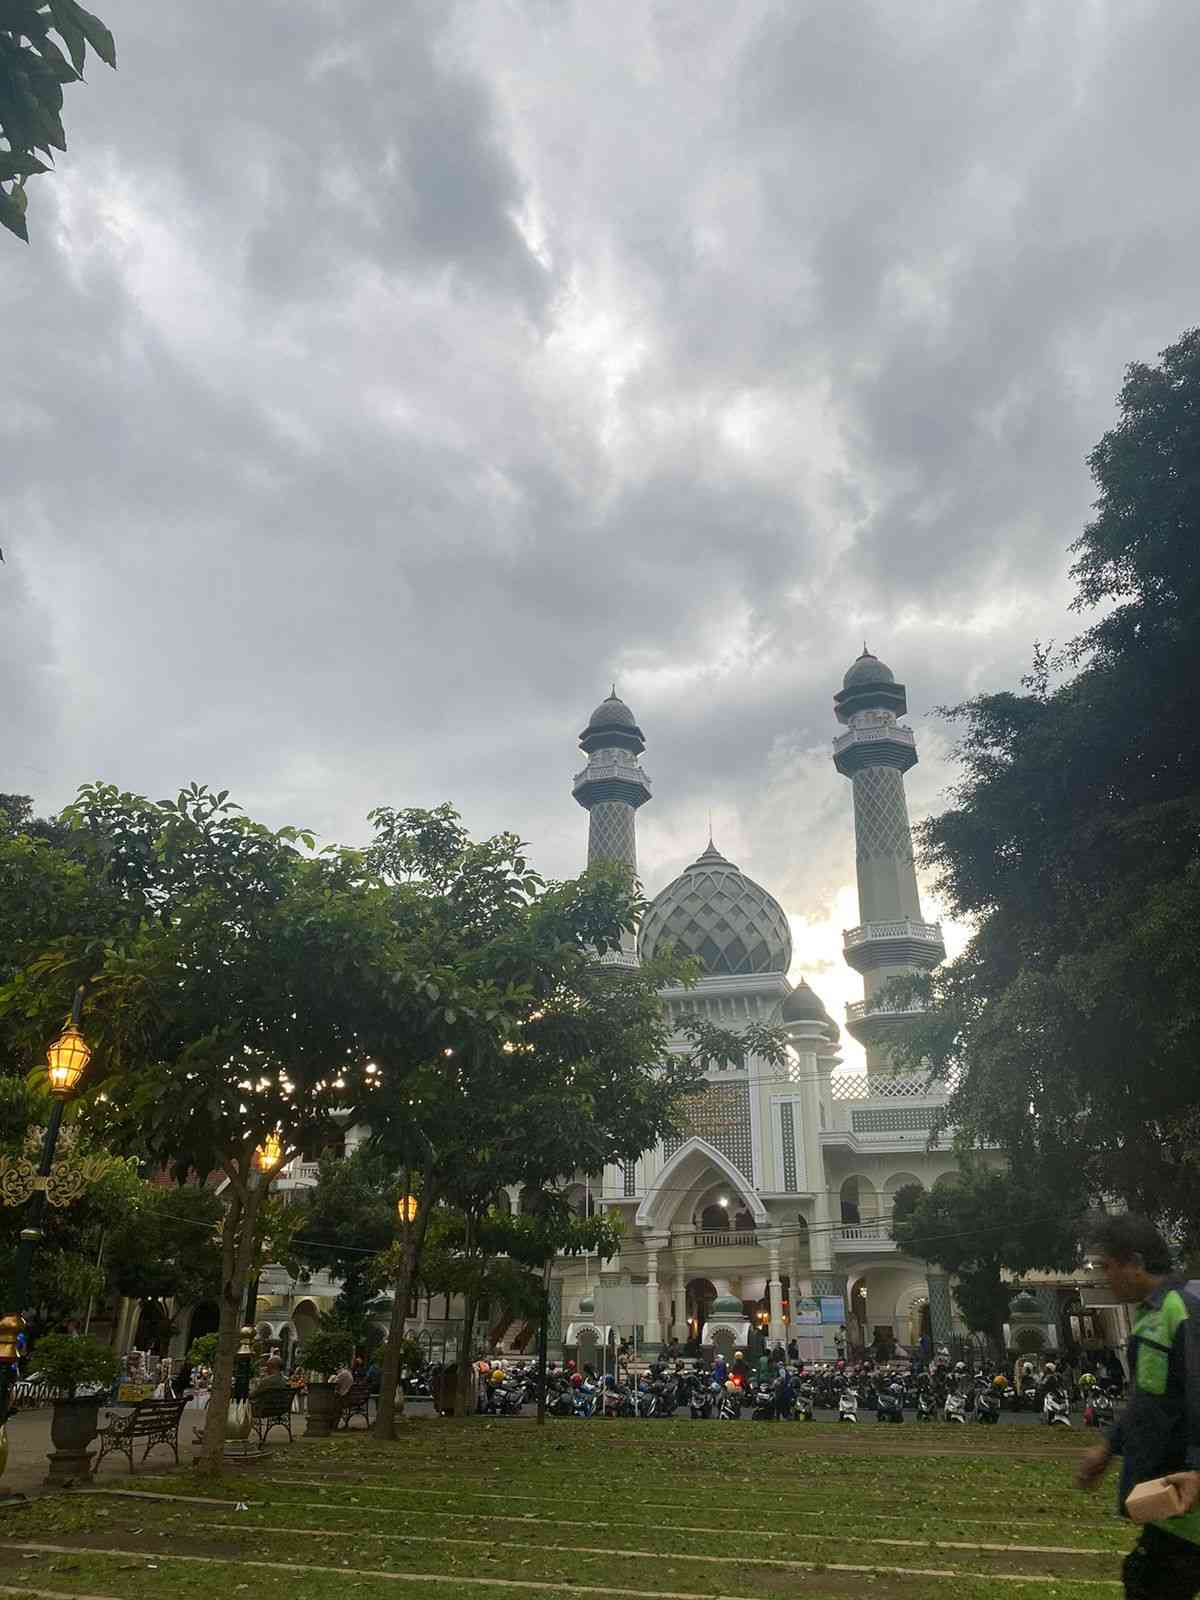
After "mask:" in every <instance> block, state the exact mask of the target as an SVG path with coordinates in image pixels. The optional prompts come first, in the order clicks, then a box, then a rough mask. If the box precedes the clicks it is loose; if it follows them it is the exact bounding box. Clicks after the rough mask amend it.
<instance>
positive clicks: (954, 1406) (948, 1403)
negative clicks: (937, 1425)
mask: <svg viewBox="0 0 1200 1600" xmlns="http://www.w3.org/2000/svg"><path fill="white" fill-rule="evenodd" d="M966 1420H967V1397H966V1395H964V1394H960V1393H959V1391H958V1389H957V1388H955V1387H951V1388H949V1389H947V1391H946V1400H945V1404H944V1405H943V1406H942V1421H943V1422H958V1423H965V1422H966Z"/></svg>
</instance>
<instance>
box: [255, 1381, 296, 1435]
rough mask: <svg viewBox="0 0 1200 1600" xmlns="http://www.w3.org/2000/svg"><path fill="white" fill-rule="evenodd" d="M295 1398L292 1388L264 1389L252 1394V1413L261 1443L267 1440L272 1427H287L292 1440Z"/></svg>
mask: <svg viewBox="0 0 1200 1600" xmlns="http://www.w3.org/2000/svg"><path fill="white" fill-rule="evenodd" d="M295 1398H296V1395H295V1391H294V1390H293V1389H291V1388H287V1389H263V1390H261V1391H260V1392H259V1393H258V1394H256V1395H252V1396H251V1399H250V1415H251V1417H252V1418H253V1420H254V1431H255V1433H256V1434H257V1435H258V1442H259V1444H264V1443H265V1442H266V1438H267V1435H268V1434H269V1433H270V1431H271V1429H272V1428H286V1429H287V1436H288V1440H289V1441H290V1440H291V1437H292V1403H293V1401H294V1400H295Z"/></svg>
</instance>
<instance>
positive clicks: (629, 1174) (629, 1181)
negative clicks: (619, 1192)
mask: <svg viewBox="0 0 1200 1600" xmlns="http://www.w3.org/2000/svg"><path fill="white" fill-rule="evenodd" d="M636 1193H637V1162H636V1161H627V1162H626V1163H625V1198H626V1199H627V1200H628V1199H629V1198H630V1197H631V1196H633V1195H635V1194H636Z"/></svg>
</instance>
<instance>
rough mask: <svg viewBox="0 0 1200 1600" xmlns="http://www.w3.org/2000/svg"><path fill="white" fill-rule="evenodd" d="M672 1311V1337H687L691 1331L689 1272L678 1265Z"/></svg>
mask: <svg viewBox="0 0 1200 1600" xmlns="http://www.w3.org/2000/svg"><path fill="white" fill-rule="evenodd" d="M671 1312H672V1314H671V1337H672V1339H681V1340H682V1339H686V1338H687V1337H688V1336H689V1335H690V1333H691V1329H690V1328H689V1327H688V1325H687V1273H686V1272H685V1271H684V1270H683V1268H682V1267H678V1266H677V1267H676V1268H675V1292H674V1296H673V1301H672V1307H671Z"/></svg>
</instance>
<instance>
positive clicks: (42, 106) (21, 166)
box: [0, 0, 117, 243]
mask: <svg viewBox="0 0 1200 1600" xmlns="http://www.w3.org/2000/svg"><path fill="white" fill-rule="evenodd" d="M53 35H57V42H56V39H55V38H54V37H53ZM89 45H90V46H91V47H92V49H93V50H94V51H95V53H96V54H97V55H98V56H99V57H100V59H101V60H102V61H104V62H106V63H107V65H108V66H110V67H115V66H116V64H117V51H116V45H115V44H114V43H113V36H112V34H111V33H110V32H109V31H108V29H107V28H106V27H105V26H104V24H103V23H102V22H101V21H100V19H99V17H95V16H93V15H92V13H91V12H90V11H85V10H84V9H83V7H82V6H81V5H79V4H78V3H77V0H3V4H0V140H3V144H0V224H3V226H4V227H6V228H7V229H8V230H9V232H10V233H15V234H16V235H17V237H18V239H24V240H25V241H26V243H28V241H29V233H28V230H27V228H26V226H25V209H26V195H25V180H26V179H27V178H30V177H32V176H34V175H35V174H36V173H39V172H48V171H49V170H50V168H49V166H48V165H47V162H49V161H53V154H52V152H53V151H55V150H65V149H66V148H67V138H66V134H65V132H64V131H63V123H62V108H63V85H64V84H68V83H78V82H81V81H82V79H83V68H84V64H85V60H86V56H87V47H88V46H89ZM39 151H40V152H41V154H42V155H44V156H45V157H46V161H42V160H40V159H39V155H38V152H39Z"/></svg>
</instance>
